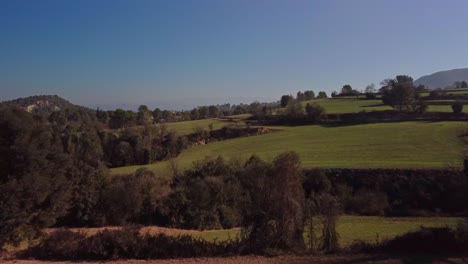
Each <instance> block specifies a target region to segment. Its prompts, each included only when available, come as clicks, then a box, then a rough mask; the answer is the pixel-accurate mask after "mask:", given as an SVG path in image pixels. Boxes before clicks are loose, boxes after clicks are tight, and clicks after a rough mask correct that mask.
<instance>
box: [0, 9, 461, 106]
mask: <svg viewBox="0 0 468 264" xmlns="http://www.w3.org/2000/svg"><path fill="white" fill-rule="evenodd" d="M467 18H468V1H466V0H446V1H442V0H440V1H432V0H424V1H408V0H399V1H395V0H388V1H379V0H352V1H349V0H342V1H337V0H336V1H334V0H324V1H312V0H310V1H300V0H284V1H276V0H263V1H260V0H258V1H256V0H232V1H231V0H229V1H228V0H226V1H224V0H212V1H205V0H193V1H189V0H180V1H179V0H167V1H157V0H151V1H145V0H138V1H133V0H128V1H118V0H90V1H81V0H77V1H72V0H69V1H68V0H57V1H45V0H41V1H37V0H30V1H25V0H3V1H1V2H0V90H1V93H0V100H9V99H13V98H17V97H24V96H29V95H35V94H58V95H59V96H62V97H64V98H66V99H68V100H70V101H72V102H74V103H78V104H82V105H87V106H93V107H94V106H97V105H100V106H101V107H107V108H109V107H110V108H113V107H118V106H124V107H125V106H126V107H134V108H136V107H137V106H138V105H139V104H147V105H148V106H150V107H155V106H159V107H162V108H169V109H181V108H189V107H193V106H195V105H199V104H205V103H224V102H231V103H238V102H241V101H242V102H251V101H253V100H255V99H258V100H260V101H273V100H277V99H278V98H279V97H280V96H281V95H282V94H289V93H293V94H295V93H296V92H297V91H298V90H306V89H312V90H314V91H316V92H318V91H319V90H325V91H327V92H331V91H333V90H339V89H340V87H341V86H342V85H344V84H347V83H349V84H351V85H352V86H353V87H354V88H358V89H362V88H364V87H365V86H366V85H367V84H369V83H372V82H373V83H376V84H378V83H379V82H380V81H381V80H382V79H384V78H387V77H393V76H395V75H396V74H408V75H411V76H413V77H414V78H418V77H420V76H422V75H425V74H430V73H433V72H435V71H439V70H447V69H453V68H465V67H468V48H467V47H468V27H467V25H468V22H467Z"/></svg>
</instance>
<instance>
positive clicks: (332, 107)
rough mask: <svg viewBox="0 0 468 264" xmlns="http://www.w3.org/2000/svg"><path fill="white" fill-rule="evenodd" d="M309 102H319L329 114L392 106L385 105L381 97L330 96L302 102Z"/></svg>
mask: <svg viewBox="0 0 468 264" xmlns="http://www.w3.org/2000/svg"><path fill="white" fill-rule="evenodd" d="M307 103H318V104H319V105H321V106H322V107H324V108H325V110H326V112H327V113H328V114H339V113H357V112H361V111H364V110H365V111H367V112H370V111H382V110H390V109H391V107H389V106H386V105H383V104H382V100H380V99H376V100H363V99H352V98H328V99H315V100H310V101H305V102H302V104H303V105H304V106H305V105H306V104H307Z"/></svg>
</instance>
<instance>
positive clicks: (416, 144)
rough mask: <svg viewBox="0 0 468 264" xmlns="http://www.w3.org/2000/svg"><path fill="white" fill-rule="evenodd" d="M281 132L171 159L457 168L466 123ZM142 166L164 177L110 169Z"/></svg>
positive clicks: (162, 165) (184, 164) (159, 168)
mask: <svg viewBox="0 0 468 264" xmlns="http://www.w3.org/2000/svg"><path fill="white" fill-rule="evenodd" d="M279 129H281V131H279V132H272V133H269V134H264V135H260V136H251V137H242V138H236V139H231V140H226V141H220V142H215V143H210V144H207V145H199V146H194V147H191V148H189V149H187V150H184V151H183V152H182V153H181V154H180V155H179V156H178V157H177V158H176V159H175V163H176V164H177V166H178V168H179V169H187V168H189V167H190V166H191V165H192V163H193V162H194V161H197V160H202V159H204V158H205V157H212V158H213V157H217V156H219V155H221V156H223V157H225V158H226V159H233V158H234V159H241V160H245V159H247V158H248V157H250V156H251V155H252V154H256V155H258V156H260V157H261V158H264V159H267V160H271V159H273V158H274V157H275V156H277V155H278V154H280V153H282V152H284V151H295V152H297V153H298V154H299V156H300V157H301V162H302V165H303V166H304V167H334V168H336V167H340V168H447V167H457V168H460V167H461V166H462V158H463V157H464V154H466V151H467V146H466V144H465V143H466V140H468V139H467V138H466V136H465V137H461V135H466V131H468V124H467V123H466V122H401V123H377V124H363V125H349V126H321V125H309V126H298V127H279ZM141 167H146V168H149V169H151V170H154V171H155V172H157V173H164V172H167V171H168V170H169V168H170V162H167V161H166V162H158V163H154V164H150V165H144V166H129V167H121V168H114V169H112V173H114V174H121V173H132V172H134V171H135V170H136V169H138V168H141Z"/></svg>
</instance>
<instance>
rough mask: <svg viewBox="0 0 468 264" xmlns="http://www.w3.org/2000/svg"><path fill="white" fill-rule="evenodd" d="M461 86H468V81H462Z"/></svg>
mask: <svg viewBox="0 0 468 264" xmlns="http://www.w3.org/2000/svg"><path fill="white" fill-rule="evenodd" d="M460 88H468V84H467V83H466V81H462V82H461V83H460Z"/></svg>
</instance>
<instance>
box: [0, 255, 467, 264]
mask: <svg viewBox="0 0 468 264" xmlns="http://www.w3.org/2000/svg"><path fill="white" fill-rule="evenodd" d="M0 263H6V264H13V263H14V264H71V263H88V264H97V263H120V264H124V263H130V264H175V263H183V264H200V263H206V264H238V263H240V264H283V263H284V264H288V263H294V264H308V263H318V264H325V263H344V264H346V263H348V264H355V263H380V264H390V263H392V264H393V263H401V264H403V263H467V262H463V260H462V259H455V258H454V259H452V258H434V257H429V258H428V257H421V256H418V257H414V256H413V257H411V256H400V257H388V256H375V255H321V256H277V257H261V256H243V257H229V258H190V259H173V260H114V261H100V262H76V261H62V262H55V261H39V260H19V259H14V258H11V257H10V258H3V259H2V258H0Z"/></svg>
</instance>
